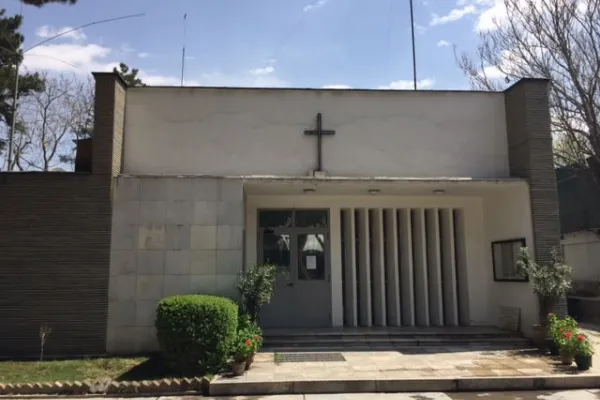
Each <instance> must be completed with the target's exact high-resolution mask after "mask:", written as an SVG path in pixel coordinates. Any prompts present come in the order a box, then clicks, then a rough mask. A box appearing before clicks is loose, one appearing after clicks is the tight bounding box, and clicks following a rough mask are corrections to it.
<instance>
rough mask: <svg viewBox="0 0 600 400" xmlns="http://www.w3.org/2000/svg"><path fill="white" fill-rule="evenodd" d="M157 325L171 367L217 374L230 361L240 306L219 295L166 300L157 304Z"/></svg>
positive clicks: (163, 351) (179, 369) (164, 353)
mask: <svg viewBox="0 0 600 400" xmlns="http://www.w3.org/2000/svg"><path fill="white" fill-rule="evenodd" d="M155 325H156V335H157V338H158V343H159V346H160V350H161V352H162V354H163V357H164V358H165V360H166V362H167V363H168V365H169V366H170V367H171V368H175V369H176V370H178V371H179V372H182V373H187V372H192V371H200V372H203V373H214V372H218V370H219V369H220V368H221V367H222V366H223V364H224V363H225V362H226V361H227V356H228V355H229V354H230V351H231V349H232V346H233V344H234V341H235V339H236V335H237V325H238V305H237V304H236V303H235V302H233V301H232V300H229V299H226V298H223V297H216V296H207V295H187V296H173V297H167V298H165V299H163V300H162V301H161V302H160V303H159V304H158V307H157V310H156V323H155Z"/></svg>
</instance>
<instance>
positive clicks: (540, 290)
mask: <svg viewBox="0 0 600 400" xmlns="http://www.w3.org/2000/svg"><path fill="white" fill-rule="evenodd" d="M517 266H518V271H519V274H521V275H522V276H526V277H528V278H529V283H530V284H531V286H532V288H533V292H534V293H535V294H536V295H537V296H538V301H539V309H538V311H539V315H540V322H541V323H542V324H544V325H545V324H546V323H547V320H546V316H547V315H548V313H549V312H550V311H551V309H552V307H553V306H554V304H555V303H556V301H557V300H559V299H560V298H562V297H564V296H566V295H567V293H569V290H570V289H571V272H572V269H571V267H570V266H568V265H566V264H565V263H564V262H563V260H562V258H561V257H560V255H559V254H558V252H557V251H556V250H555V249H554V250H552V256H551V260H550V262H549V263H547V264H538V263H536V262H534V261H533V260H532V259H531V257H530V256H529V252H528V251H527V248H525V247H523V248H521V251H520V254H519V261H518V262H517Z"/></svg>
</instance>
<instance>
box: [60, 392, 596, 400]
mask: <svg viewBox="0 0 600 400" xmlns="http://www.w3.org/2000/svg"><path fill="white" fill-rule="evenodd" d="M49 399H51V398H49ZM201 399H205V400H487V399H489V400H600V390H572V391H560V392H481V393H359V394H308V395H303V394H297V395H280V396H240V397H203V398H200V397H198V396H182V397H144V398H140V399H135V398H129V400H201ZM88 400H120V399H117V398H113V399H111V398H107V397H102V398H88Z"/></svg>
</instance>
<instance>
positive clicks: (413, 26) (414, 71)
mask: <svg viewBox="0 0 600 400" xmlns="http://www.w3.org/2000/svg"><path fill="white" fill-rule="evenodd" d="M410 33H411V36H412V57H413V84H414V87H415V90H417V55H416V50H415V17H414V15H413V0H410Z"/></svg>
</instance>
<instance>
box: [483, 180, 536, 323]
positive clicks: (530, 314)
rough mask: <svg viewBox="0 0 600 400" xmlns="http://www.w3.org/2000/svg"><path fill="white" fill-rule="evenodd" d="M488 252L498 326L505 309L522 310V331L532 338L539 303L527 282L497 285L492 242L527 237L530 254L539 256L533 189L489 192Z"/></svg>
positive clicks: (486, 197) (485, 206)
mask: <svg viewBox="0 0 600 400" xmlns="http://www.w3.org/2000/svg"><path fill="white" fill-rule="evenodd" d="M483 212H484V223H485V237H486V252H485V264H486V272H485V275H487V279H486V282H490V284H489V289H490V291H489V293H490V294H491V300H490V302H491V307H492V308H491V312H492V313H493V318H494V320H495V321H496V323H500V321H499V317H500V316H499V310H500V307H501V306H507V307H518V308H520V309H521V329H522V331H523V332H524V333H525V334H526V335H529V334H530V332H531V325H532V324H534V323H537V319H538V317H537V301H536V297H535V295H534V294H533V291H532V288H531V286H530V285H529V283H527V282H495V281H494V279H493V277H494V275H493V267H492V250H491V243H492V242H495V241H498V240H509V239H517V238H525V242H526V245H527V247H528V248H529V251H530V254H531V255H532V256H533V255H535V248H534V243H533V227H532V222H531V207H530V200H529V189H528V187H527V186H526V185H523V186H522V187H520V188H513V189H511V190H503V191H498V192H495V193H486V194H485V195H484V196H483Z"/></svg>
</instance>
